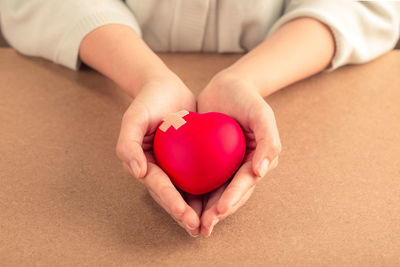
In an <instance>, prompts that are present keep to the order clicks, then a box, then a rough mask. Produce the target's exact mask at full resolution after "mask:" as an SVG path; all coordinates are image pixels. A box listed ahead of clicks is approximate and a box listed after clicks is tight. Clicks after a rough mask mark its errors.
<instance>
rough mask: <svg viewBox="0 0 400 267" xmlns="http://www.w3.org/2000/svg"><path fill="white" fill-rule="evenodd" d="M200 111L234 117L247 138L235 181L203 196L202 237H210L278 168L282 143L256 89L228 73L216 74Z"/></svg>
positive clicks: (203, 95)
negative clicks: (269, 174) (258, 183)
mask: <svg viewBox="0 0 400 267" xmlns="http://www.w3.org/2000/svg"><path fill="white" fill-rule="evenodd" d="M197 110H198V112H199V113H205V112H221V113H224V114H227V115H229V116H231V117H233V118H234V119H236V120H237V121H238V122H239V124H240V125H241V126H242V129H243V131H244V134H245V138H246V155H245V159H244V161H243V165H242V166H241V167H240V168H239V170H238V171H237V172H236V174H235V175H234V177H233V179H232V180H231V181H230V182H229V183H225V184H224V185H222V186H221V187H219V188H217V189H215V190H214V191H212V192H210V193H208V194H206V195H204V196H203V197H204V200H203V212H202V215H201V230H200V233H201V235H203V236H209V235H210V234H211V232H212V230H213V227H214V226H215V224H216V223H218V222H219V221H221V220H223V219H224V218H226V217H227V216H229V215H231V214H233V213H234V212H236V211H237V210H238V209H239V208H240V207H241V206H243V204H244V203H245V202H246V201H247V200H248V199H249V197H250V196H251V194H252V193H253V191H254V189H255V186H256V184H257V182H258V181H259V180H260V179H261V178H262V177H264V176H265V175H266V174H267V173H268V172H269V171H270V170H272V169H273V168H275V167H276V166H277V164H278V155H279V153H280V152H281V142H280V138H279V133H278V128H277V125H276V121H275V116H274V112H273V111H272V109H271V107H270V106H269V105H268V104H267V103H266V102H265V100H264V99H263V98H262V97H261V95H260V94H259V93H258V90H257V88H255V86H254V85H253V84H252V83H251V82H248V81H246V80H244V79H240V78H239V77H237V76H236V75H232V74H229V72H227V71H223V72H221V73H219V74H217V75H216V76H215V77H214V78H213V79H212V80H211V81H210V83H209V84H208V85H207V86H206V88H205V89H204V90H203V91H202V92H201V94H200V95H199V98H198V106H197Z"/></svg>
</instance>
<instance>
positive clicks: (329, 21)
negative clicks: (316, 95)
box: [268, 0, 400, 71]
mask: <svg viewBox="0 0 400 267" xmlns="http://www.w3.org/2000/svg"><path fill="white" fill-rule="evenodd" d="M399 16H400V3H395V2H390V1H371V2H359V1H350V0H335V1H333V0H286V1H285V9H284V13H283V15H282V17H280V18H279V19H278V20H277V21H276V23H275V24H274V25H273V27H272V28H271V30H270V32H269V33H268V36H270V35H271V34H273V33H274V32H275V31H276V30H277V29H278V28H279V27H281V26H282V25H283V24H284V23H286V22H288V21H290V20H293V19H295V18H299V17H312V18H315V19H317V20H319V21H321V22H322V23H324V24H326V25H327V26H328V27H329V28H330V29H331V31H332V33H333V36H334V39H335V47H336V49H335V55H334V58H333V60H332V62H331V65H330V67H329V69H327V70H328V71H330V70H334V69H336V68H338V67H340V66H343V65H346V64H358V63H364V62H367V61H370V60H372V59H374V58H376V57H378V56H380V55H382V54H383V53H385V52H387V51H389V50H391V49H392V48H393V47H394V46H395V45H396V43H397V41H398V39H399V25H400V18H399Z"/></svg>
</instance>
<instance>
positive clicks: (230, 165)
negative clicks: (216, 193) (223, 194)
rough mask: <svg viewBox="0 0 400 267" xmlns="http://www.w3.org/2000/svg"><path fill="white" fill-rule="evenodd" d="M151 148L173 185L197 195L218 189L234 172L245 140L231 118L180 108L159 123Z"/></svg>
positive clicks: (242, 154)
mask: <svg viewBox="0 0 400 267" xmlns="http://www.w3.org/2000/svg"><path fill="white" fill-rule="evenodd" d="M153 150H154V156H155V158H156V160H157V163H158V165H159V166H160V167H161V168H162V169H163V170H164V171H165V173H167V174H168V176H169V177H170V178H171V181H172V182H173V183H174V184H175V185H176V186H177V187H179V188H180V189H182V190H183V191H185V192H188V193H190V194H193V195H200V194H204V193H207V192H210V191H212V190H214V189H216V188H218V187H219V186H221V185H222V184H224V183H225V182H226V181H227V180H229V178H230V177H231V176H232V175H233V174H234V173H235V172H236V170H237V169H238V167H239V166H240V164H241V163H242V161H243V157H244V154H245V151H246V142H245V138H244V134H243V132H242V129H241V128H240V126H239V124H238V123H237V122H236V121H235V120H234V119H233V118H231V117H229V116H227V115H225V114H222V113H217V112H210V113H204V114H199V113H196V112H188V111H186V110H183V111H180V112H178V113H174V114H170V115H169V116H168V117H167V118H166V119H164V121H163V122H162V123H161V124H160V126H159V127H158V129H157V131H156V134H155V136H154V144H153Z"/></svg>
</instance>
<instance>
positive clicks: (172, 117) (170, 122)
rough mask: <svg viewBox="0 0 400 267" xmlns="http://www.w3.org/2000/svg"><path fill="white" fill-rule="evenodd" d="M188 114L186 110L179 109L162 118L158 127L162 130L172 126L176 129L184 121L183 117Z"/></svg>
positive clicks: (164, 130)
mask: <svg viewBox="0 0 400 267" xmlns="http://www.w3.org/2000/svg"><path fill="white" fill-rule="evenodd" d="M187 114H189V111H187V110H181V111H179V112H175V113H171V114H169V115H168V116H167V117H166V118H165V119H164V120H163V123H162V124H161V125H160V127H159V129H160V130H161V131H163V132H166V131H167V130H168V129H169V127H171V126H172V127H174V128H175V130H178V129H179V128H180V127H181V126H182V125H184V124H185V123H186V121H185V119H184V118H183V117H185V116H186V115H187Z"/></svg>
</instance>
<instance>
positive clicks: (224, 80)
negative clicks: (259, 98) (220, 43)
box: [210, 66, 259, 94]
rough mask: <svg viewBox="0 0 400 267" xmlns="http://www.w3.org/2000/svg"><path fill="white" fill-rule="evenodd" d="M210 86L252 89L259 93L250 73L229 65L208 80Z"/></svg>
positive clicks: (228, 88)
mask: <svg viewBox="0 0 400 267" xmlns="http://www.w3.org/2000/svg"><path fill="white" fill-rule="evenodd" d="M210 85H211V86H210V87H211V88H218V89H217V90H220V89H222V88H226V89H227V90H241V89H244V90H246V91H253V92H255V93H257V94H259V91H258V89H257V86H256V83H255V81H254V80H253V79H252V77H251V76H250V75H247V73H245V72H241V71H240V70H239V69H236V68H235V67H233V66H231V67H228V68H226V69H224V70H222V71H220V72H219V73H217V74H216V75H215V76H214V77H213V78H212V80H211V82H210Z"/></svg>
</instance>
